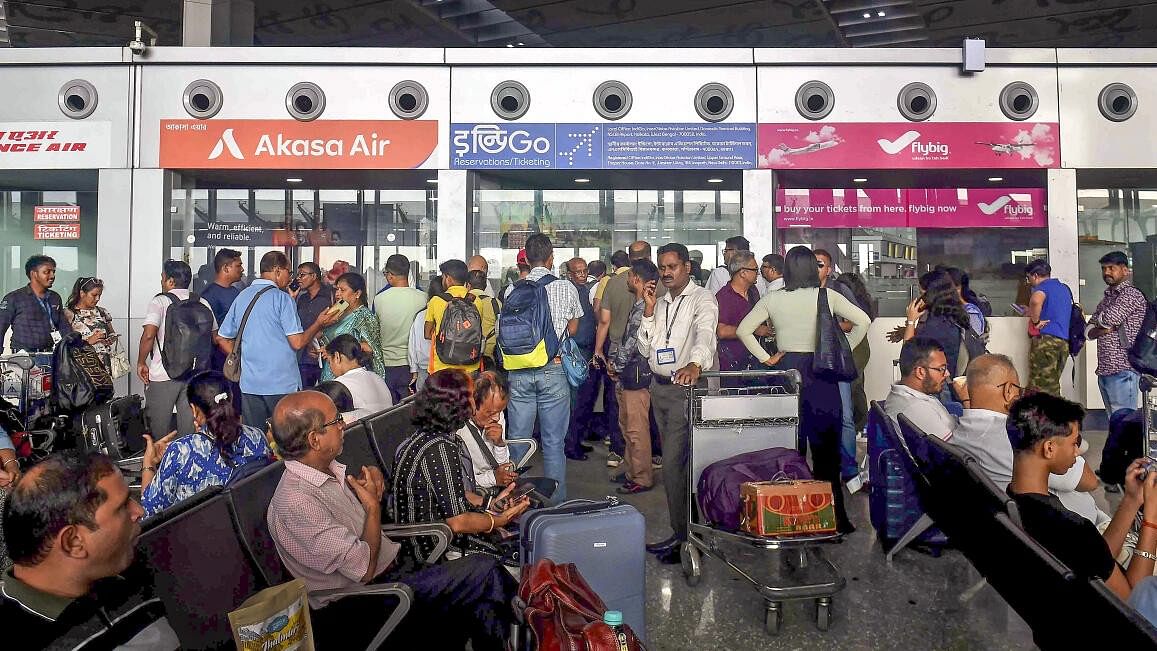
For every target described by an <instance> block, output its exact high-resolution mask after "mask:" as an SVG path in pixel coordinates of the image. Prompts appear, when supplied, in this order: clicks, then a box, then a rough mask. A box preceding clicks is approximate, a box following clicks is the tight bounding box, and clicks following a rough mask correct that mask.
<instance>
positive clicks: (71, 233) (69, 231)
mask: <svg viewBox="0 0 1157 651" xmlns="http://www.w3.org/2000/svg"><path fill="white" fill-rule="evenodd" d="M32 238H33V239H36V240H79V239H80V222H70V223H67V224H36V225H35V226H34V227H33V229H32Z"/></svg>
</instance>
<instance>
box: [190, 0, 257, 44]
mask: <svg viewBox="0 0 1157 651" xmlns="http://www.w3.org/2000/svg"><path fill="white" fill-rule="evenodd" d="M253 26H254V10H253V1H252V0H183V6H182V11H181V44H182V45H185V46H188V47H209V46H214V45H218V46H224V45H253Z"/></svg>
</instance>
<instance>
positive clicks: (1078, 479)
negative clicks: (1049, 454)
mask: <svg viewBox="0 0 1157 651" xmlns="http://www.w3.org/2000/svg"><path fill="white" fill-rule="evenodd" d="M1019 383H1020V376H1019V374H1017V372H1016V367H1015V366H1013V364H1012V360H1011V359H1009V358H1008V357H1006V356H1005V355H981V356H980V357H977V358H976V359H974V360H972V363H970V364H969V365H968V376H967V381H966V386H965V389H964V391H963V392H962V391H961V390H960V388H959V387H958V388H957V393H964V396H962V397H963V398H964V399H965V409H964V415H963V416H961V417H960V422H959V424H958V425H957V426H956V430H955V431H953V433H952V443H953V444H954V445H957V446H959V447H960V448H962V449H964V451H966V452H968V453H969V454H971V455H972V456H973V457H975V458H976V460H977V461H978V462H979V463H980V467H981V468H982V469H983V470H984V472H985V474H987V475H988V476H989V477H990V478H991V479H992V481H993V482H995V483H996V485H997V486H999V487H1001V488H1002V489H1003V488H1005V487H1007V486H1008V483H1009V482H1010V481H1012V460H1013V454H1012V444H1011V443H1010V442H1009V440H1008V430H1007V425H1008V412H1009V410H1010V409H1011V408H1012V404H1013V403H1014V402H1016V401H1017V400H1018V399H1019V398H1020V396H1021V394H1022V393H1023V392H1024V389H1023V388H1022V387H1021V386H1020V384H1019ZM1082 447H1084V448H1086V449H1087V447H1088V446H1087V445H1085V446H1082ZM1097 485H1098V482H1097V477H1096V475H1094V474H1093V470H1092V468H1090V467H1088V466H1087V465H1085V458H1084V457H1081V456H1078V457H1077V461H1076V463H1075V464H1073V467H1072V468H1069V471H1068V472H1066V473H1065V474H1063V475H1049V489H1050V490H1051V491H1052V492H1053V494H1054V495H1056V496H1057V497H1058V498H1060V500H1061V503H1062V504H1064V505H1065V508H1067V509H1068V510H1070V511H1072V512H1074V513H1076V514H1078V515H1081V516H1083V517H1084V518H1085V519H1087V520H1089V521H1090V522H1092V523H1093V524H1095V525H1097V526H1100V525H1101V524H1103V523H1107V522H1108V521H1109V516H1108V515H1106V514H1105V513H1104V512H1102V511H1101V510H1100V509H1098V508H1097V504H1096V502H1094V501H1093V496H1092V495H1091V494H1090V493H1089V491H1091V490H1093V489H1095V488H1096V487H1097Z"/></svg>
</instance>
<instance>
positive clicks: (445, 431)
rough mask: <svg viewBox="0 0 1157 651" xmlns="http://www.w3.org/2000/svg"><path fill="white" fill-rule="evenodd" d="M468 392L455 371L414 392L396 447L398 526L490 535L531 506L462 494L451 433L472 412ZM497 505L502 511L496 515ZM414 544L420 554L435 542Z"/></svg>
mask: <svg viewBox="0 0 1157 651" xmlns="http://www.w3.org/2000/svg"><path fill="white" fill-rule="evenodd" d="M472 391H473V383H472V382H471V381H470V377H469V376H468V375H466V373H465V372H463V371H461V370H460V369H443V370H441V371H438V372H436V373H434V374H432V375H431V376H430V377H429V378H427V379H426V384H425V386H423V387H422V388H421V389H420V390H419V391H418V397H417V398H416V400H415V402H414V427H415V430H414V433H413V434H411V435H410V436H409V438H407V439H406V440H405V441H403V442H402V444H401V445H400V446H398V451H397V453H396V455H395V458H396V459H397V462H396V463H395V464H394V487H393V493H394V511H395V518H394V519H395V521H396V522H397V523H398V524H414V523H419V522H441V521H445V522H446V524H447V525H449V526H450V529H451V530H453V531H454V534H455V535H462V534H489V533H493V532H494V530H495V529H497V528H499V527H504V526H506V525H507V524H509V523H510V522H511V521H512V520H514V519H515V518H517V517H518V516H519V515H521V514H522V512H523V511H525V510H526V509H527V507H528V506H529V505H530V501H529V500H528V499H526V498H522V499H520V500H518V501H517V502H515V503H513V504H509V505H508V504H505V503H504V500H503V499H502V498H503V496H502V495H499V496H498V497H497V498H494V499H493V500H492V499H491V498H489V497H487V498H483V497H482V496H480V495H478V494H476V493H474V492H473V491H467V490H466V486H465V483H464V482H463V480H462V464H461V463H460V462H459V448H458V446H459V445H460V443H459V440H458V436H457V435H456V433H457V432H458V430H460V429H462V428H463V427H464V426H465V425H466V421H467V420H468V419H469V418H470V416H471V414H472V412H473V409H472V408H471V405H470V403H471V393H472ZM508 488H509V487H508ZM498 505H501V506H503V507H505V508H504V509H503V510H501V511H498V510H497V508H498ZM491 508H494V509H495V510H494V511H493V512H492V511H491V510H490V509H491ZM414 542H415V544H416V545H417V552H418V554H419V555H420V556H424V555H426V554H428V553H430V551H431V550H432V549H433V546H434V541H432V540H429V539H426V538H419V539H417V540H415V541H414ZM458 542H459V544H461V543H462V542H463V541H461V540H459V541H458Z"/></svg>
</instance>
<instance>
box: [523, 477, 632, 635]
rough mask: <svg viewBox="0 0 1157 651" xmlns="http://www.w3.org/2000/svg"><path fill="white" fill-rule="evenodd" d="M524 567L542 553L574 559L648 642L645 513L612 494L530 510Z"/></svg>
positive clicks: (525, 523)
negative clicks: (598, 498)
mask: <svg viewBox="0 0 1157 651" xmlns="http://www.w3.org/2000/svg"><path fill="white" fill-rule="evenodd" d="M521 529H522V540H521V550H520V556H521V559H522V564H523V566H524V567H527V566H530V565H533V564H534V563H536V562H537V561H539V560H541V559H543V558H549V559H550V560H552V561H554V562H555V563H574V564H575V565H576V566H577V567H578V570H579V572H581V573H582V575H583V578H585V579H586V580H587V583H589V584H590V585H591V587H592V588H594V590H595V592H597V593H598V595H599V597H601V598H602V600H603V601H604V602H605V603H606V604H607V608H608V609H609V610H618V611H621V612H622V613H623V621H624V622H626V623H627V624H629V625H630V627H631V629H632V630H634V632H635V635H636V636H638V638H639V639H640V640H642V641H643V643H644V644H646V640H647V634H646V631H647V627H646V624H647V617H646V607H645V603H646V601H645V592H646V571H645V558H646V550H645V547H646V542H645V522H644V520H643V514H641V513H639V512H638V510H636V509H635V507H633V506H631V505H630V504H623V503H620V502H619V501H618V500H617V499H615V498H613V497H608V498H606V499H605V500H602V501H593V500H570V501H568V502H564V503H562V504H560V505H558V506H555V507H552V508H547V509H538V510H535V511H529V512H527V514H526V515H525V516H523V521H522V523H521Z"/></svg>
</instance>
